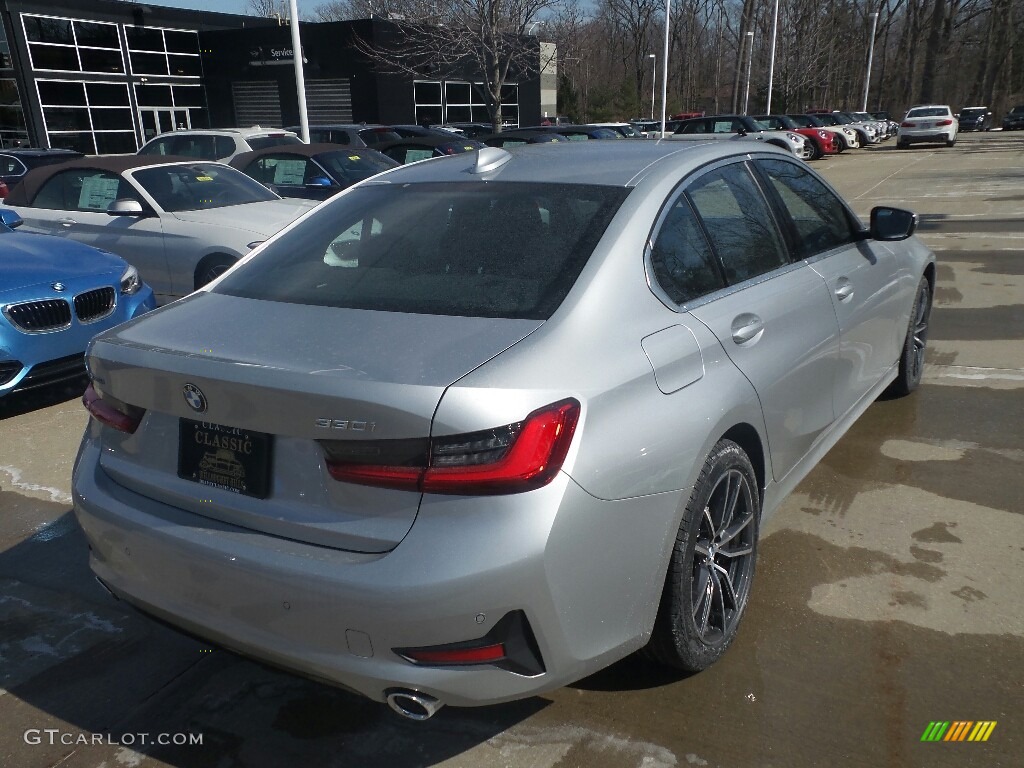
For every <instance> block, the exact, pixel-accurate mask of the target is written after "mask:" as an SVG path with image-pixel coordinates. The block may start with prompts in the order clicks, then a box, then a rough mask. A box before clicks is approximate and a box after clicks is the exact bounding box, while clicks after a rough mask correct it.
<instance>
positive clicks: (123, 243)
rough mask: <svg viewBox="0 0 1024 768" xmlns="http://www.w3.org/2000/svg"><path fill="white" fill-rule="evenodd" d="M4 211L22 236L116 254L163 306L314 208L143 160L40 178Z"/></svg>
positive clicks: (77, 166) (226, 176)
mask: <svg viewBox="0 0 1024 768" xmlns="http://www.w3.org/2000/svg"><path fill="white" fill-rule="evenodd" d="M171 161H175V162H171ZM4 203H5V205H6V206H8V207H11V208H14V209H15V210H16V211H17V212H18V213H19V214H20V215H21V217H22V219H24V221H25V224H24V226H23V231H26V232H37V233H42V234H50V235H59V236H61V237H67V238H69V239H71V240H77V241H78V242H80V243H86V244H87V245H92V246H95V247H97V248H101V249H103V250H107V251H110V252H112V253H116V254H117V255H118V256H120V257H121V258H123V259H125V260H126V261H127V262H129V263H130V264H132V265H133V266H134V267H136V268H137V269H138V270H139V274H140V275H141V276H142V279H143V280H145V281H146V282H147V283H149V284H150V285H151V286H152V287H153V291H154V292H155V293H156V294H157V300H158V301H159V302H161V303H163V302H166V301H168V300H171V299H176V298H179V297H181V296H184V295H185V294H187V293H191V292H192V291H193V290H195V289H196V288H198V287H199V286H201V285H204V284H205V283H207V282H208V281H210V280H212V279H213V278H214V277H216V276H217V275H219V274H220V273H221V272H224V271H225V270H226V269H228V268H229V267H230V266H231V265H233V264H234V263H235V262H236V261H238V259H239V258H241V257H242V256H244V255H245V254H247V253H248V252H249V249H250V247H251V246H253V245H255V244H256V243H258V242H262V241H263V240H266V239H267V238H268V237H270V236H271V235H272V234H274V233H275V232H277V231H278V230H279V229H281V228H282V227H283V226H285V225H286V224H288V223H290V222H291V221H292V220H294V219H295V218H297V217H298V216H300V215H301V214H303V213H305V212H306V211H307V210H309V209H310V208H312V207H313V206H315V205H316V202H315V201H310V200H292V199H288V200H282V199H281V198H280V197H278V196H277V195H276V194H274V193H273V192H271V191H270V190H268V189H267V188H266V187H264V186H263V185H262V184H259V183H258V182H256V181H254V180H253V179H250V178H249V177H248V176H246V175H245V174H244V173H241V172H240V171H236V170H235V169H234V168H229V167H228V166H226V165H223V164H221V163H215V162H212V161H206V160H195V159H191V160H190V159H188V158H165V157H140V156H137V155H127V156H110V157H88V158H83V159H81V160H73V161H71V162H67V163H63V164H61V165H51V166H45V167H43V168H37V169H35V170H32V171H29V173H28V174H27V175H26V176H25V179H24V181H22V182H21V183H20V184H18V186H17V187H15V188H14V190H13V192H11V194H10V195H8V196H7V199H6V200H5V201H4Z"/></svg>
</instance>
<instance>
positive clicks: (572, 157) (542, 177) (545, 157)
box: [363, 140, 792, 187]
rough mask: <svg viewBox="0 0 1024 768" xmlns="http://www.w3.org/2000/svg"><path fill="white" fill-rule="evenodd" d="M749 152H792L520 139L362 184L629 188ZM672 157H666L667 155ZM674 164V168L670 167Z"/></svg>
mask: <svg viewBox="0 0 1024 768" xmlns="http://www.w3.org/2000/svg"><path fill="white" fill-rule="evenodd" d="M750 152H773V153H778V154H780V155H782V156H789V157H792V155H790V154H789V153H788V152H786V151H785V150H783V149H778V148H776V147H763V146H760V145H757V146H753V142H749V143H747V142H744V144H743V146H742V148H741V147H740V146H739V145H737V144H736V143H734V142H721V141H707V142H704V141H686V142H681V141H671V140H658V141H621V142H620V141H616V142H606V141H586V142H584V141H571V142H559V143H557V144H550V143H549V144H524V145H523V146H521V147H516V149H515V151H514V152H508V151H507V150H503V149H498V148H497V147H487V148H486V149H484V150H480V151H478V152H465V153H461V154H458V155H452V156H449V157H444V158H435V159H433V160H431V161H430V162H423V163H412V164H409V165H403V166H400V167H398V168H393V169H392V170H390V171H387V172H386V173H384V174H382V175H379V176H376V177H374V178H373V179H370V180H368V181H366V182H363V183H364V184H374V183H380V184H388V183H396V184H404V183H417V182H473V181H481V180H488V181H497V180H500V181H514V182H538V181H540V182H547V183H564V184H593V185H603V186H613V187H632V186H636V184H637V183H639V181H640V180H641V179H643V178H646V177H648V176H651V175H657V174H658V173H662V172H664V173H676V172H677V170H678V167H679V163H680V162H683V163H685V164H686V165H689V166H692V167H693V168H696V167H698V166H699V165H703V164H705V163H708V162H713V161H714V160H716V159H719V158H723V157H734V156H741V155H745V154H749V153H750ZM670 157H671V158H673V160H671V161H668V162H666V160H667V158H670ZM478 158H481V159H483V162H484V163H485V165H486V164H487V163H488V162H489V161H493V162H497V161H498V160H500V161H501V162H502V164H500V165H497V166H496V167H495V168H494V170H490V171H485V172H483V173H479V172H474V167H475V166H476V163H477V159H478ZM673 169H675V170H673Z"/></svg>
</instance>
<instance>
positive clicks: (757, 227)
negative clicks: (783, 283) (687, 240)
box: [686, 163, 788, 285]
mask: <svg viewBox="0 0 1024 768" xmlns="http://www.w3.org/2000/svg"><path fill="white" fill-rule="evenodd" d="M686 194H687V197H689V199H690V204H691V205H692V206H693V209H694V210H695V211H696V212H697V215H698V216H699V217H700V220H701V222H702V223H703V225H704V229H705V230H706V231H707V233H708V237H709V239H710V240H711V245H712V246H713V247H714V249H715V252H716V253H717V254H718V257H719V259H720V260H721V262H722V266H723V267H724V268H725V277H726V280H728V281H729V284H730V285H732V284H735V283H739V282H742V281H744V280H749V279H750V278H752V277H757V276H758V275H763V274H765V273H766V272H770V271H771V270H773V269H776V268H777V267H780V266H782V265H783V264H785V263H786V262H787V260H788V258H787V254H786V249H785V246H784V244H783V242H782V237H781V235H780V234H779V231H778V228H777V227H776V226H775V220H774V218H773V217H772V213H771V210H770V209H769V208H768V203H767V202H766V201H765V199H764V197H763V196H762V195H761V190H760V189H758V187H757V185H756V184H755V183H754V179H753V177H752V176H751V175H750V172H749V171H748V170H747V167H746V165H745V164H743V163H733V164H732V165H727V166H725V167H724V168H719V169H717V170H714V171H711V172H709V173H706V174H704V175H703V176H701V177H700V178H699V179H697V180H696V181H695V182H694V183H693V184H692V185H691V186H690V187H689V189H688V190H687V193H686Z"/></svg>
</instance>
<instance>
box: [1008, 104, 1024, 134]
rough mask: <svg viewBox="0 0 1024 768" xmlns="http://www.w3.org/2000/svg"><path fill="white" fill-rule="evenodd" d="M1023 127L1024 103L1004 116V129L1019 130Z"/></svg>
mask: <svg viewBox="0 0 1024 768" xmlns="http://www.w3.org/2000/svg"><path fill="white" fill-rule="evenodd" d="M1021 128H1024V105H1021V106H1017V107H1014V108H1013V109H1011V110H1010V113H1009V114H1008V115H1007V116H1006V117H1004V118H1003V130H1004V131H1019V130H1020V129H1021Z"/></svg>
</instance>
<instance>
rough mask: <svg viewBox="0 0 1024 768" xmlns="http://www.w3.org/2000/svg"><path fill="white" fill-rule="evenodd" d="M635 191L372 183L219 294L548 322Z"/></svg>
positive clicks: (266, 253)
mask: <svg viewBox="0 0 1024 768" xmlns="http://www.w3.org/2000/svg"><path fill="white" fill-rule="evenodd" d="M627 194H628V190H626V189H622V188H619V187H603V186H584V185H576V184H534V183H501V184H494V183H487V182H459V183H429V184H428V183H423V184H406V185H403V186H396V185H391V184H371V185H370V186H367V187H361V188H356V189H353V190H352V191H351V192H349V193H347V194H342V195H341V196H340V197H338V198H336V199H335V200H334V201H332V202H328V203H326V204H324V205H321V206H320V207H319V208H317V209H316V212H315V213H314V214H312V215H311V216H310V217H309V218H307V219H306V220H305V221H303V222H302V224H301V225H300V226H297V227H295V228H294V229H292V230H291V231H290V232H287V233H285V234H284V235H283V236H282V237H281V238H280V239H278V240H277V241H275V242H273V243H270V244H269V245H267V247H266V248H265V249H264V250H263V251H262V252H261V253H259V254H257V255H256V256H255V257H254V258H253V259H252V260H251V261H250V262H248V263H247V264H245V265H244V266H242V267H240V268H239V269H237V270H236V271H235V272H233V273H232V274H231V275H229V276H228V277H227V278H225V279H224V280H223V281H222V282H221V283H220V284H219V285H218V286H217V288H216V289H215V290H216V292H217V293H226V294H230V295H232V296H242V297H247V298H253V299H264V300H268V301H282V302H289V303H294V304H312V305H317V306H329V307H346V308H352V309H373V310H382V311H387V312H410V313H417V314H429V315H459V316H468V317H503V318H525V319H534V320H546V319H547V318H548V317H550V315H551V313H552V312H554V311H555V309H556V308H557V307H558V305H559V304H561V302H562V300H563V299H564V298H565V296H566V294H567V293H568V292H569V289H570V288H571V287H572V285H573V283H575V281H576V278H577V277H578V276H579V274H580V271H581V270H582V269H583V267H584V265H585V264H586V263H587V260H588V259H589V258H590V254H591V252H592V251H593V250H594V247H595V246H596V244H597V242H598V240H599V239H600V238H601V236H602V235H603V234H604V231H605V229H606V227H607V226H608V222H609V221H610V220H611V218H612V216H613V215H614V213H615V211H616V210H618V208H619V206H620V205H621V204H622V201H623V200H624V199H625V197H626V195H627Z"/></svg>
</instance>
